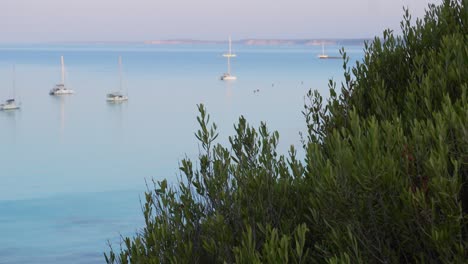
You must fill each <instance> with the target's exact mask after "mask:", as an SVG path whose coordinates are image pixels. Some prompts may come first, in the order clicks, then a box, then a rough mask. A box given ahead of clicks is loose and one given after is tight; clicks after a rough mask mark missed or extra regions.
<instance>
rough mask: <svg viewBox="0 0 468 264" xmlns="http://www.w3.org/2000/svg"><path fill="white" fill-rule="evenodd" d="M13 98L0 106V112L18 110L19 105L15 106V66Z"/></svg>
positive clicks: (14, 72) (14, 71)
mask: <svg viewBox="0 0 468 264" xmlns="http://www.w3.org/2000/svg"><path fill="white" fill-rule="evenodd" d="M12 88H13V97H12V98H10V99H7V100H6V101H5V103H4V104H0V110H5V111H6V110H17V109H19V108H20V106H19V105H17V104H16V99H15V97H16V93H15V91H16V70H15V65H13V87H12Z"/></svg>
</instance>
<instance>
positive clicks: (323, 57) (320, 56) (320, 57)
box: [318, 43, 329, 59]
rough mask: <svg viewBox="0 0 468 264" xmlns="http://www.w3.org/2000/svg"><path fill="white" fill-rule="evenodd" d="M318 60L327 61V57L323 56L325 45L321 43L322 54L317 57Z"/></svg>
mask: <svg viewBox="0 0 468 264" xmlns="http://www.w3.org/2000/svg"><path fill="white" fill-rule="evenodd" d="M318 57H319V59H328V58H329V56H328V55H326V54H325V44H324V43H322V54H320V55H319V56H318Z"/></svg>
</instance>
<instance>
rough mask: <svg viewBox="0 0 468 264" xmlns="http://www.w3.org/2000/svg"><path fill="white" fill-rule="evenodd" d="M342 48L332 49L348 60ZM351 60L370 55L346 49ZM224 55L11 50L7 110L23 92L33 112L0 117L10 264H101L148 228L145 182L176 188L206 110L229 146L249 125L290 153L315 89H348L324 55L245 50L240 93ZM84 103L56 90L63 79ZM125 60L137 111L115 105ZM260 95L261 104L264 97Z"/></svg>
mask: <svg viewBox="0 0 468 264" xmlns="http://www.w3.org/2000/svg"><path fill="white" fill-rule="evenodd" d="M339 48H340V46H328V47H327V53H328V54H329V55H335V56H338V55H339V54H338V49H339ZM345 48H346V50H347V52H348V54H349V55H350V56H351V61H355V60H360V58H361V57H362V55H363V52H362V48H363V47H361V46H349V47H345ZM225 50H226V47H225V46H224V45H198V46H189V45H181V46H147V45H136V44H135V45H0V100H2V101H3V100H4V99H6V98H7V97H9V96H11V95H12V94H13V89H12V82H13V73H12V65H13V64H15V67H16V78H15V80H16V89H15V93H16V95H17V97H18V99H19V100H20V101H21V106H22V109H21V110H20V111H16V112H0V263H102V262H103V255H102V254H103V252H104V251H107V250H108V247H107V241H108V240H109V241H112V242H114V246H115V247H118V244H115V243H118V241H119V237H120V235H131V234H133V233H134V232H136V231H137V229H138V228H139V227H141V226H142V224H143V216H142V214H141V209H140V200H139V198H140V196H141V195H142V193H143V192H144V191H145V190H146V185H145V181H147V182H150V181H151V180H152V179H155V180H161V179H164V178H167V179H168V180H169V181H170V182H173V183H175V182H177V176H178V171H177V168H178V162H179V161H180V160H181V159H183V158H184V157H186V156H187V157H190V158H194V157H196V155H197V153H198V144H197V142H196V140H195V137H194V132H195V131H196V130H197V122H196V116H197V108H196V105H197V104H199V103H203V104H205V105H206V107H207V108H208V111H209V113H210V114H211V118H212V120H213V121H215V122H216V123H217V125H218V127H219V133H220V137H219V138H220V139H219V140H220V142H221V143H226V142H227V137H228V136H230V135H233V134H234V129H233V124H234V123H235V122H236V121H237V119H238V117H239V116H240V115H244V116H245V117H246V118H247V119H248V120H249V121H250V123H251V124H252V125H254V126H258V125H259V124H260V122H261V121H265V122H266V123H267V124H268V126H269V128H270V130H278V131H279V132H280V145H279V149H280V152H282V153H286V152H287V149H288V148H289V145H291V144H295V145H296V146H299V140H300V137H299V134H298V132H299V131H305V123H304V118H303V116H302V114H301V110H302V107H303V102H304V95H305V94H306V93H307V91H308V90H309V89H317V90H319V91H320V92H321V93H322V94H323V95H325V96H327V94H328V88H327V84H328V79H329V78H334V79H335V80H337V81H338V82H339V81H341V80H342V61H341V60H319V59H317V57H316V56H317V55H318V54H319V53H320V52H321V47H318V46H317V47H314V46H311V47H305V46H295V47H281V46H275V47H249V46H234V50H235V52H236V53H237V54H238V57H237V58H235V59H234V60H233V62H232V67H233V74H234V75H236V76H237V77H238V80H237V81H234V82H222V81H220V80H219V76H220V75H221V74H222V73H223V72H224V71H225V69H226V61H225V59H224V58H223V57H222V56H221V54H222V53H223V52H224V51H225ZM61 55H63V56H64V58H65V65H66V75H67V84H68V86H70V87H71V88H73V89H74V90H75V92H76V94H75V95H72V96H67V97H62V98H57V97H51V96H49V95H48V91H49V90H50V89H51V88H52V87H53V86H54V85H55V84H56V83H57V82H58V81H59V80H60V56H61ZM119 55H121V56H122V58H123V69H124V70H123V72H124V74H123V79H124V88H125V90H126V91H127V92H128V95H129V101H128V102H127V103H124V104H120V105H112V104H108V103H106V101H105V95H106V93H108V92H110V91H112V90H116V89H118V87H119V75H118V56H119ZM257 89H258V90H259V92H256V93H254V92H253V91H254V90H257Z"/></svg>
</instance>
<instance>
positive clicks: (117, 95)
mask: <svg viewBox="0 0 468 264" xmlns="http://www.w3.org/2000/svg"><path fill="white" fill-rule="evenodd" d="M119 78H120V88H119V91H117V92H112V93H108V94H107V99H106V100H107V101H108V102H112V103H119V102H124V101H127V100H128V96H126V95H124V94H123V85H122V56H119Z"/></svg>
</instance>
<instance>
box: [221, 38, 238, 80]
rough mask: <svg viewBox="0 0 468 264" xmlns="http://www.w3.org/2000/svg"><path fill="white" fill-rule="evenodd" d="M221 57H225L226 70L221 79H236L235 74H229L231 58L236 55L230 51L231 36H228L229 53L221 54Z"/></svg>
mask: <svg viewBox="0 0 468 264" xmlns="http://www.w3.org/2000/svg"><path fill="white" fill-rule="evenodd" d="M223 57H226V58H227V72H226V73H224V74H223V75H222V76H221V80H222V81H231V80H235V79H237V77H236V76H233V75H231V58H234V57H236V54H234V53H232V44H231V36H229V53H226V54H223Z"/></svg>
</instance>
